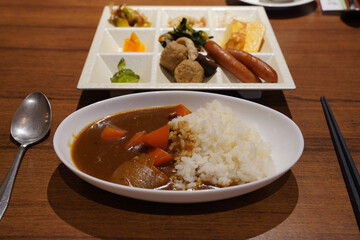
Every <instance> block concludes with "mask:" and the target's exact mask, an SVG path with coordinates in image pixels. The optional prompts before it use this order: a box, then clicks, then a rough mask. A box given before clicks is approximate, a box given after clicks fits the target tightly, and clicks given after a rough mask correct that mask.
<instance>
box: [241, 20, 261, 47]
mask: <svg viewBox="0 0 360 240" xmlns="http://www.w3.org/2000/svg"><path fill="white" fill-rule="evenodd" d="M264 35H265V26H264V24H262V23H260V22H249V23H248V24H247V26H246V37H245V45H244V49H243V51H245V52H258V51H259V50H260V47H261V43H262V41H263V38H264Z"/></svg>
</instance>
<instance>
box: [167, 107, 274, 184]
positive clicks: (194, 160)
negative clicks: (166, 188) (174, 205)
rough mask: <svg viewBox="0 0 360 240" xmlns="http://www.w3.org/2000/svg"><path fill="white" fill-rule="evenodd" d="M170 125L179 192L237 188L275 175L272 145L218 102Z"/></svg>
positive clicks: (171, 122)
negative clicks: (209, 188) (182, 190)
mask: <svg viewBox="0 0 360 240" xmlns="http://www.w3.org/2000/svg"><path fill="white" fill-rule="evenodd" d="M169 124H170V127H171V130H172V131H171V134H170V140H172V142H173V143H172V144H171V145H170V150H171V151H172V153H173V155H175V161H176V163H175V168H176V170H177V176H176V177H175V179H173V182H174V183H175V187H176V188H177V189H192V188H196V187H198V186H201V185H202V184H211V185H215V186H219V187H226V186H230V185H238V184H243V183H248V182H252V181H256V180H259V179H262V178H265V177H267V176H269V175H272V174H273V173H274V172H275V167H274V164H273V160H272V158H271V146H270V144H269V143H267V142H265V141H263V140H262V138H261V136H260V134H259V133H258V131H257V129H256V128H255V127H254V126H250V125H249V124H245V123H243V122H242V121H241V120H239V119H237V118H236V117H234V115H233V112H232V110H231V109H230V108H228V107H225V106H222V105H221V104H220V103H219V102H218V101H216V100H214V101H213V102H212V103H208V104H207V105H206V107H205V108H200V109H198V110H197V111H196V112H193V113H191V114H189V115H187V116H184V117H178V118H175V119H173V120H171V121H170V122H169Z"/></svg>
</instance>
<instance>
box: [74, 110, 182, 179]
mask: <svg viewBox="0 0 360 240" xmlns="http://www.w3.org/2000/svg"><path fill="white" fill-rule="evenodd" d="M174 108H175V106H164V107H154V108H147V109H140V110H134V111H130V112H123V113H119V114H116V115H112V116H108V117H104V118H102V119H100V120H98V121H96V122H93V123H92V124H90V125H89V126H87V127H86V128H85V129H84V130H82V132H81V133H80V134H79V135H78V136H76V138H75V140H74V143H73V144H72V148H71V156H72V159H73V162H74V163H75V165H76V167H77V168H78V169H79V170H81V171H82V172H84V173H86V174H89V175H91V176H94V177H96V178H100V179H103V180H106V181H110V177H111V176H112V174H113V172H114V171H115V170H116V169H117V167H118V166H119V165H120V164H121V163H122V162H124V161H127V160H131V159H132V158H133V157H135V156H137V155H140V154H141V153H144V152H147V151H149V149H148V148H149V147H146V146H142V147H140V148H132V149H130V150H126V149H125V147H124V145H125V143H126V142H127V140H129V139H130V138H131V137H132V136H133V135H134V134H135V133H137V132H140V131H143V130H145V131H146V132H148V133H149V132H152V131H153V130H155V129H158V128H160V127H162V126H164V125H166V124H167V123H168V121H169V114H170V113H173V112H174V111H175V110H174ZM108 124H112V125H115V126H117V127H119V128H122V129H124V130H126V131H127V134H126V136H124V137H123V138H120V139H116V140H109V141H100V135H101V132H102V130H103V128H104V127H105V126H106V125H108ZM171 165H173V164H171ZM171 165H170V166H168V167H165V168H164V167H163V168H162V169H161V170H162V171H163V172H165V174H167V175H169V174H171V172H172V170H171V169H172V168H173V166H171Z"/></svg>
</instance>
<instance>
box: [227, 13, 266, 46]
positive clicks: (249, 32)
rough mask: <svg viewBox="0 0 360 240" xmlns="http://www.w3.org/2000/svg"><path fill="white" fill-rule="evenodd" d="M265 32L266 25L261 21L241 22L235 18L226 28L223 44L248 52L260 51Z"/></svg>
mask: <svg viewBox="0 0 360 240" xmlns="http://www.w3.org/2000/svg"><path fill="white" fill-rule="evenodd" d="M264 34H265V26H264V25H263V24H262V23H260V22H249V23H245V22H241V21H239V20H236V19H234V20H233V21H232V22H231V23H230V24H229V25H228V26H227V27H226V30H225V33H224V35H223V38H222V41H221V44H220V45H221V46H222V47H223V48H232V49H237V50H243V51H246V52H258V51H259V50H260V47H261V44H262V41H263V38H264Z"/></svg>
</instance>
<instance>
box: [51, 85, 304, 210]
mask: <svg viewBox="0 0 360 240" xmlns="http://www.w3.org/2000/svg"><path fill="white" fill-rule="evenodd" d="M214 99H217V100H218V101H219V102H220V103H221V104H222V105H224V106H228V107H230V108H231V109H232V110H233V112H234V114H235V116H236V117H238V118H239V119H242V120H243V121H244V122H245V123H246V122H251V123H252V124H254V125H255V126H256V127H257V129H258V131H259V132H260V135H261V137H262V138H263V139H264V140H265V141H267V142H269V143H270V144H271V147H272V155H271V156H272V158H273V160H274V163H275V167H276V173H275V174H274V175H272V176H269V177H267V178H264V179H261V180H258V181H255V182H251V183H247V184H242V185H238V186H232V187H226V188H218V189H209V190H197V191H172V190H154V189H142V188H135V187H129V186H123V185H119V184H115V183H111V182H107V181H104V180H100V179H98V178H95V177H92V176H90V175H88V174H85V173H83V172H81V171H80V170H79V169H77V168H76V166H75V165H74V163H73V161H72V159H71V144H72V142H73V140H74V136H76V135H77V134H78V133H79V132H80V131H81V130H82V129H83V128H84V127H86V126H87V125H88V124H90V123H92V122H94V121H95V120H98V119H101V118H103V117H105V116H108V115H113V114H115V113H118V112H122V111H126V110H129V109H138V108H146V107H151V106H164V105H176V104H179V103H182V104H185V106H187V107H188V108H189V109H190V110H192V111H195V110H196V109H198V108H199V107H203V106H205V104H206V103H208V102H211V101H213V100H214ZM303 148H304V139H303V136H302V133H301V131H300V129H299V128H298V126H297V125H296V124H295V123H294V122H293V121H292V120H291V119H289V118H288V117H286V116H285V115H283V114H281V113H279V112H277V111H275V110H272V109H270V108H268V107H265V106H262V105H260V104H257V103H253V102H250V101H248V100H243V99H239V98H234V97H229V96H224V95H219V94H213V93H205V92H193V91H160V92H146V93H137V94H129V95H124V96H120V97H114V98H110V99H108V100H104V101H101V102H97V103H94V104H92V105H89V106H87V107H84V108H82V109H80V110H78V111H76V112H74V113H72V114H71V115H69V116H68V117H67V118H66V119H64V121H63V122H62V123H61V124H60V125H59V127H58V128H57V130H56V132H55V135H54V149H55V152H56V153H57V155H58V157H59V158H60V160H61V161H62V162H63V163H64V164H65V165H66V166H67V167H68V168H69V169H70V170H71V171H72V172H73V173H75V174H76V175H77V176H79V177H80V178H82V179H83V180H85V181H87V182H88V183H90V184H92V185H94V186H97V187H99V188H101V189H103V190H106V191H109V192H112V193H115V194H119V195H122V196H126V197H130V198H135V199H140V200H147V201H154V202H166V203H197V202H208V201H215V200H221V199H227V198H231V197H236V196H240V195H243V194H246V193H249V192H252V191H255V190H257V189H260V188H262V187H264V186H266V185H268V184H270V183H272V182H274V181H275V180H276V179H278V178H279V177H281V176H282V175H283V174H284V173H286V172H287V171H289V170H290V168H291V167H292V166H293V165H294V164H295V163H296V162H297V161H298V159H299V158H300V156H301V154H302V151H303Z"/></svg>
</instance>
